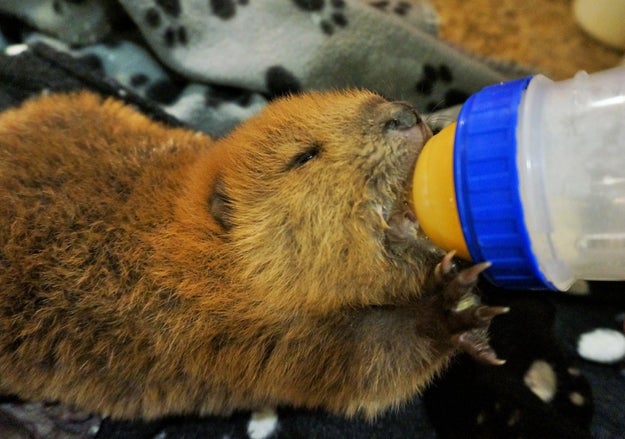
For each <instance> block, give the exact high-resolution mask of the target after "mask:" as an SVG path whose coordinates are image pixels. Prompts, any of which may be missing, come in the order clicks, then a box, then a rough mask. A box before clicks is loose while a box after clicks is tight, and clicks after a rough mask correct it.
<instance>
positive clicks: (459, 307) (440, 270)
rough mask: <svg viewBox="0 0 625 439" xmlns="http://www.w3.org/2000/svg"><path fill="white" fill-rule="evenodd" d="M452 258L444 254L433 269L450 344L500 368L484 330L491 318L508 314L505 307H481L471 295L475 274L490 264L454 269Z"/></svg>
mask: <svg viewBox="0 0 625 439" xmlns="http://www.w3.org/2000/svg"><path fill="white" fill-rule="evenodd" d="M454 255H455V252H453V251H452V252H449V253H447V254H446V255H445V257H444V258H443V260H442V261H441V262H440V263H439V264H438V265H437V266H436V269H435V276H436V280H437V282H438V283H439V284H441V285H442V291H441V292H442V301H443V309H444V314H445V319H446V325H447V329H448V331H449V333H450V336H451V342H452V344H453V345H455V346H457V347H458V348H459V349H461V350H463V351H465V352H466V353H468V354H469V355H471V356H472V357H473V358H475V359H476V360H478V361H481V362H483V363H487V364H492V365H502V364H504V363H505V360H501V359H499V358H497V354H496V353H495V351H494V350H493V349H492V348H491V346H490V344H489V342H488V333H487V329H488V326H489V324H490V321H491V320H492V319H493V317H495V316H497V315H500V314H504V313H506V312H508V311H509V308H507V307H502V306H487V305H483V304H481V302H480V299H479V297H478V296H477V295H476V294H475V293H474V288H475V285H476V284H477V280H478V276H479V274H480V273H481V272H482V271H484V270H486V269H487V268H488V267H490V263H488V262H482V263H480V264H477V265H473V266H472V267H469V268H467V269H464V270H458V268H457V265H456V263H455V262H454Z"/></svg>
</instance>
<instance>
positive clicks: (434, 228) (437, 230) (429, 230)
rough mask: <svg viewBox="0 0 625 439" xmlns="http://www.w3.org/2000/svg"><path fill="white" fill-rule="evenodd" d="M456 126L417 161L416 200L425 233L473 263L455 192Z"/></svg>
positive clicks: (434, 139) (433, 140)
mask: <svg viewBox="0 0 625 439" xmlns="http://www.w3.org/2000/svg"><path fill="white" fill-rule="evenodd" d="M455 134H456V123H453V124H451V125H449V126H447V127H445V128H444V129H443V130H442V131H441V132H440V133H438V134H436V135H435V136H433V137H432V138H431V139H430V140H429V141H428V142H427V143H426V144H425V146H424V148H423V151H421V155H420V156H419V159H418V161H417V165H416V168H415V172H414V177H413V184H412V198H413V202H414V208H415V213H416V215H417V220H418V221H419V225H420V226H421V229H423V232H424V233H425V234H426V235H427V236H428V238H430V240H432V242H434V243H435V244H436V245H438V246H439V247H441V248H442V249H444V250H447V251H451V250H456V254H457V255H458V256H459V257H461V258H463V259H466V260H471V256H470V255H469V250H468V248H467V244H466V241H465V239H464V234H463V233H462V227H461V226H460V218H459V217H458V208H457V205H456V191H455V189H454V172H453V156H454V136H455Z"/></svg>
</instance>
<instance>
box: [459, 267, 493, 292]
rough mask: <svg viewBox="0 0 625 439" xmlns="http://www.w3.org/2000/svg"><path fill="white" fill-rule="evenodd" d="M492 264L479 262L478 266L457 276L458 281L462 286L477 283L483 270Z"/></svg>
mask: <svg viewBox="0 0 625 439" xmlns="http://www.w3.org/2000/svg"><path fill="white" fill-rule="evenodd" d="M491 265H492V264H491V263H490V262H480V263H479V264H476V265H473V266H472V267H470V268H467V269H466V270H463V271H461V272H460V274H459V275H458V281H459V282H460V283H462V284H463V285H467V286H468V285H473V284H474V283H475V282H477V278H478V276H479V275H480V273H482V272H483V271H484V270H486V269H488V268H489V267H490V266H491Z"/></svg>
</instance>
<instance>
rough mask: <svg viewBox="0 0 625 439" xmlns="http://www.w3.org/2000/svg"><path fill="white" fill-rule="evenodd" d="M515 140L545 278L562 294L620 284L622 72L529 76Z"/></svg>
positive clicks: (624, 157) (624, 205)
mask: <svg viewBox="0 0 625 439" xmlns="http://www.w3.org/2000/svg"><path fill="white" fill-rule="evenodd" d="M623 23H625V22H623ZM623 27H624V28H625V24H623ZM517 142H518V146H517V148H518V149H517V167H518V170H519V192H520V196H521V200H522V204H523V211H524V217H525V225H526V227H527V231H528V234H529V238H530V242H531V249H532V252H533V254H534V256H535V257H536V260H537V262H538V266H539V268H540V271H541V272H542V274H543V275H544V276H545V278H546V279H547V280H548V281H550V282H551V283H552V284H553V285H554V286H555V287H556V288H557V289H560V290H566V289H567V288H568V287H570V286H571V285H572V284H573V282H574V281H575V280H577V279H586V280H623V279H625V67H618V68H614V69H611V70H606V71H603V72H599V73H594V74H591V75H589V74H587V73H585V72H580V73H578V74H577V75H576V76H575V77H574V78H572V79H569V80H565V81H560V82H553V81H551V80H549V79H547V78H546V77H544V76H542V75H537V76H535V77H533V78H532V79H531V81H530V82H529V85H528V87H527V89H526V91H525V93H524V94H523V96H522V98H521V104H520V107H519V114H518V125H517Z"/></svg>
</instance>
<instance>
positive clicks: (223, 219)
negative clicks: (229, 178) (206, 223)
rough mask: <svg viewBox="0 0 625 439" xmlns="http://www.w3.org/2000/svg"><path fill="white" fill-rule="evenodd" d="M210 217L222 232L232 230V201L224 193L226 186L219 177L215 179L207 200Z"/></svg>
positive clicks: (225, 192)
mask: <svg viewBox="0 0 625 439" xmlns="http://www.w3.org/2000/svg"><path fill="white" fill-rule="evenodd" d="M208 206H209V210H210V213H211V215H213V218H215V221H216V222H217V224H219V225H220V226H221V227H222V228H223V229H224V230H226V231H228V230H230V229H231V228H232V201H231V200H230V197H229V196H228V193H227V191H226V186H225V184H224V182H223V181H222V180H221V178H220V177H217V180H216V181H215V184H214V185H213V190H212V192H211V194H210V198H209V200H208Z"/></svg>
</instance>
